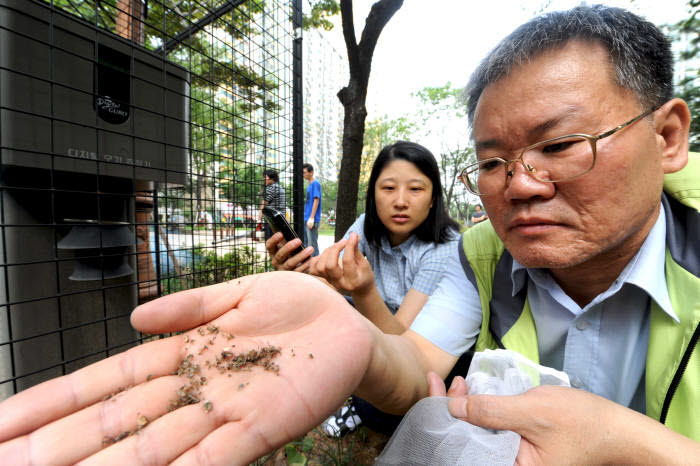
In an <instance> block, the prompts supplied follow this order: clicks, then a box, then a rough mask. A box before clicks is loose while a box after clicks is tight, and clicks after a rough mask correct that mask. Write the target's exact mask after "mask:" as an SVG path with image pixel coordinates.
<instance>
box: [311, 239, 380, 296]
mask: <svg viewBox="0 0 700 466" xmlns="http://www.w3.org/2000/svg"><path fill="white" fill-rule="evenodd" d="M359 243H360V236H359V235H358V234H357V233H352V234H350V237H349V238H348V239H343V240H340V241H338V242H337V243H335V244H333V245H332V246H330V247H328V248H326V250H325V251H323V253H322V254H321V255H320V256H318V257H317V258H316V260H314V261H313V262H312V263H311V266H310V267H309V273H310V274H312V275H316V276H317V277H321V278H324V279H326V280H327V281H328V283H330V284H331V285H333V286H334V287H335V288H336V289H337V290H340V291H342V292H346V293H355V292H358V293H364V292H367V291H368V290H369V289H370V288H372V287H373V286H374V272H373V271H372V266H371V265H370V264H369V261H368V260H367V258H366V257H365V256H363V255H362V253H361V252H360V248H359ZM342 251H344V253H343V258H342V259H341V258H340V253H341V252H342Z"/></svg>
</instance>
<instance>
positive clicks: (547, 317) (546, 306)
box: [411, 207, 679, 412]
mask: <svg viewBox="0 0 700 466" xmlns="http://www.w3.org/2000/svg"><path fill="white" fill-rule="evenodd" d="M665 254H666V214H665V212H664V208H663V207H662V208H661V211H660V213H659V218H658V219H657V221H656V223H655V224H654V226H653V228H652V229H651V231H650V233H649V235H648V236H647V238H646V240H645V241H644V243H643V244H642V247H641V248H640V250H639V251H638V252H637V254H636V255H635V256H634V257H633V258H632V260H631V261H630V262H629V263H628V264H627V266H626V267H625V268H624V270H623V271H622V273H621V274H620V276H619V277H618V278H617V280H615V282H614V283H613V284H612V285H611V286H610V288H609V289H608V290H606V291H605V292H603V293H601V294H600V295H598V296H596V297H595V299H593V301H591V302H590V303H588V304H587V305H586V306H585V307H583V308H581V307H580V306H579V305H578V304H576V303H575V302H574V301H573V300H572V299H571V298H569V296H567V295H566V293H564V291H563V290H562V289H561V287H559V285H558V284H557V283H556V282H555V281H554V279H553V278H552V277H551V275H550V274H549V272H548V271H547V270H546V269H527V268H525V267H523V266H522V265H520V264H519V263H517V261H515V260H514V261H513V269H512V272H511V277H512V279H513V290H512V292H513V295H515V294H516V293H518V291H520V290H521V289H522V288H523V287H524V286H526V285H527V297H528V301H529V303H530V309H531V310H532V315H533V318H534V320H535V326H536V328H537V341H538V344H539V351H540V364H542V365H545V366H549V367H553V368H555V369H558V370H562V371H564V372H566V373H567V374H568V375H569V378H570V380H571V384H572V386H574V387H577V388H583V389H585V390H588V391H590V392H592V393H595V394H597V395H600V396H603V397H605V398H607V399H609V400H612V401H615V402H616V403H619V404H621V405H623V406H628V407H630V408H633V409H636V410H637V411H640V412H645V402H644V394H645V391H644V370H645V366H646V354H647V347H648V344H649V312H650V311H649V310H650V302H651V301H650V300H652V299H653V300H654V301H655V302H656V303H657V304H658V305H659V307H660V308H661V309H662V310H663V311H664V312H666V313H667V314H668V315H669V316H670V317H671V318H673V319H674V320H675V321H676V322H679V320H678V317H677V316H676V314H675V312H674V311H673V308H672V307H671V301H670V299H669V296H668V289H667V287H666V275H665V273H664V263H665ZM448 261H449V263H448V265H447V268H446V271H445V274H444V275H443V279H442V280H441V281H440V283H439V285H438V288H437V289H436V290H435V292H434V293H433V295H432V296H431V297H430V299H429V300H428V302H427V303H426V305H425V306H424V307H423V310H422V311H421V312H420V313H419V314H418V317H416V320H415V321H414V322H413V325H412V326H411V330H413V331H415V332H417V333H419V334H420V335H422V336H423V337H425V338H427V339H428V340H430V341H431V342H432V343H434V344H435V345H437V346H438V347H440V348H442V349H443V350H444V351H447V352H448V353H450V354H452V355H455V356H458V355H460V354H462V353H463V352H465V351H466V350H468V349H469V348H470V347H471V346H472V345H473V344H474V342H475V341H476V338H477V336H478V334H479V329H480V326H481V305H480V302H479V296H478V292H477V290H476V289H475V288H474V286H473V285H472V284H471V282H470V281H469V280H468V279H467V277H466V275H465V274H464V271H463V269H462V266H461V264H460V260H459V254H458V249H457V248H455V249H454V251H453V253H452V254H451V255H450V257H449V259H448Z"/></svg>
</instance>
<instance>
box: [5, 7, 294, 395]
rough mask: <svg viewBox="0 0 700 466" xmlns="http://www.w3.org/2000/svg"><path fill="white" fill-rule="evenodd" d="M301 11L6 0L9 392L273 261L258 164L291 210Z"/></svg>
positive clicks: (127, 342)
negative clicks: (141, 311)
mask: <svg viewBox="0 0 700 466" xmlns="http://www.w3.org/2000/svg"><path fill="white" fill-rule="evenodd" d="M292 18H293V2H292V0H247V1H242V0H241V1H236V0H148V1H144V0H100V1H98V0H84V1H83V0H45V1H42V0H0V84H1V85H0V124H1V126H0V150H1V154H0V157H1V159H0V209H1V210H0V215H1V218H0V222H1V223H0V232H1V237H0V240H1V243H0V399H4V398H6V397H8V396H10V395H12V394H13V393H16V392H17V391H20V390H22V389H24V388H27V387H29V386H31V385H34V384H36V383H38V382H41V381H43V380H46V379H48V378H51V377H55V376H57V375H62V374H65V373H68V372H71V371H73V370H75V369H77V368H80V367H82V366H85V365H87V364H89V363H92V362H94V361H96V360H99V359H101V358H103V357H106V356H109V355H111V354H115V353H118V352H120V351H123V350H125V349H127V348H129V347H131V346H133V345H135V344H138V343H139V342H141V341H143V339H144V338H146V337H147V336H143V335H140V334H138V333H137V332H135V331H134V330H133V329H132V328H131V327H130V325H129V314H130V312H131V310H132V309H133V308H134V306H136V305H137V304H139V303H143V302H145V301H148V300H151V299H154V298H156V297H158V296H160V295H163V294H168V293H173V292H176V291H180V290H182V289H187V288H192V287H198V286H202V285H208V284H212V283H216V282H221V281H224V280H228V279H232V278H235V277H238V276H241V275H246V274H251V273H257V272H262V271H264V270H266V269H267V266H268V264H267V257H266V254H265V250H264V242H263V240H264V238H263V229H262V223H261V220H260V217H259V213H260V208H261V196H262V192H263V189H264V182H263V179H264V177H263V171H264V170H266V169H274V170H276V171H277V172H278V173H279V178H280V183H281V185H282V186H283V187H284V188H285V190H286V192H287V196H286V197H287V206H288V209H287V216H288V218H289V217H290V216H292V211H293V209H292V201H293V198H294V196H292V192H293V190H294V186H293V184H294V183H293V172H294V169H295V167H296V166H298V165H300V164H299V163H296V162H294V161H293V157H292V152H293V125H294V123H295V121H296V120H295V119H294V117H293V93H294V76H293V61H294V56H293V50H294V47H293V43H294V27H293V24H292ZM297 59H299V57H297ZM298 157H300V155H298V156H297V158H298ZM299 178H300V177H299V175H296V176H295V177H294V179H296V180H299Z"/></svg>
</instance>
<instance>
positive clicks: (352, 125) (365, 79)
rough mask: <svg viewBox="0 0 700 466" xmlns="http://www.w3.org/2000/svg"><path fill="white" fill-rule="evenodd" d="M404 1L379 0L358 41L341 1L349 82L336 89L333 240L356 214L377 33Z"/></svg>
mask: <svg viewBox="0 0 700 466" xmlns="http://www.w3.org/2000/svg"><path fill="white" fill-rule="evenodd" d="M402 5H403V0H379V1H378V2H376V3H375V4H374V5H372V9H371V10H370V12H369V15H368V16H367V19H366V20H365V28H364V29H363V31H362V37H361V38H360V42H359V44H358V43H357V41H356V39H355V26H354V23H353V17H352V0H341V1H340V13H341V15H342V22H343V36H344V38H345V46H346V47H347V51H348V64H349V67H350V81H349V83H348V85H347V86H346V87H344V88H342V89H341V90H340V91H339V92H338V99H340V102H341V103H342V104H343V108H344V110H345V118H344V127H343V158H342V159H341V162H340V173H339V175H338V205H337V210H336V224H335V240H336V241H338V240H340V239H341V238H342V237H343V235H344V234H345V232H346V231H347V230H348V228H350V225H352V223H353V222H354V221H355V217H356V216H357V189H358V182H359V179H360V165H361V162H362V145H363V140H364V134H365V118H366V117H367V109H366V107H365V101H366V99H367V84H368V83H369V73H370V69H371V65H372V55H373V54H374V47H375V46H376V45H377V40H378V39H379V35H380V34H381V32H382V29H384V26H385V25H386V23H388V22H389V20H390V19H391V17H392V16H394V13H396V12H397V11H398V9H399V8H401V6H402Z"/></svg>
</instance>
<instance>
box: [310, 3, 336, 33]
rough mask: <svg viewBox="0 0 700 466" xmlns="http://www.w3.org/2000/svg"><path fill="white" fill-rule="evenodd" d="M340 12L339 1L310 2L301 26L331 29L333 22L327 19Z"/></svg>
mask: <svg viewBox="0 0 700 466" xmlns="http://www.w3.org/2000/svg"><path fill="white" fill-rule="evenodd" d="M338 13H340V3H338V2H337V1H336V0H316V1H314V2H313V3H312V4H311V12H310V13H309V14H308V15H304V17H303V20H302V27H303V29H304V30H309V29H318V28H323V29H325V30H326V31H330V30H331V29H333V23H332V22H331V21H330V20H329V19H328V18H329V17H331V16H335V15H337V14H338Z"/></svg>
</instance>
